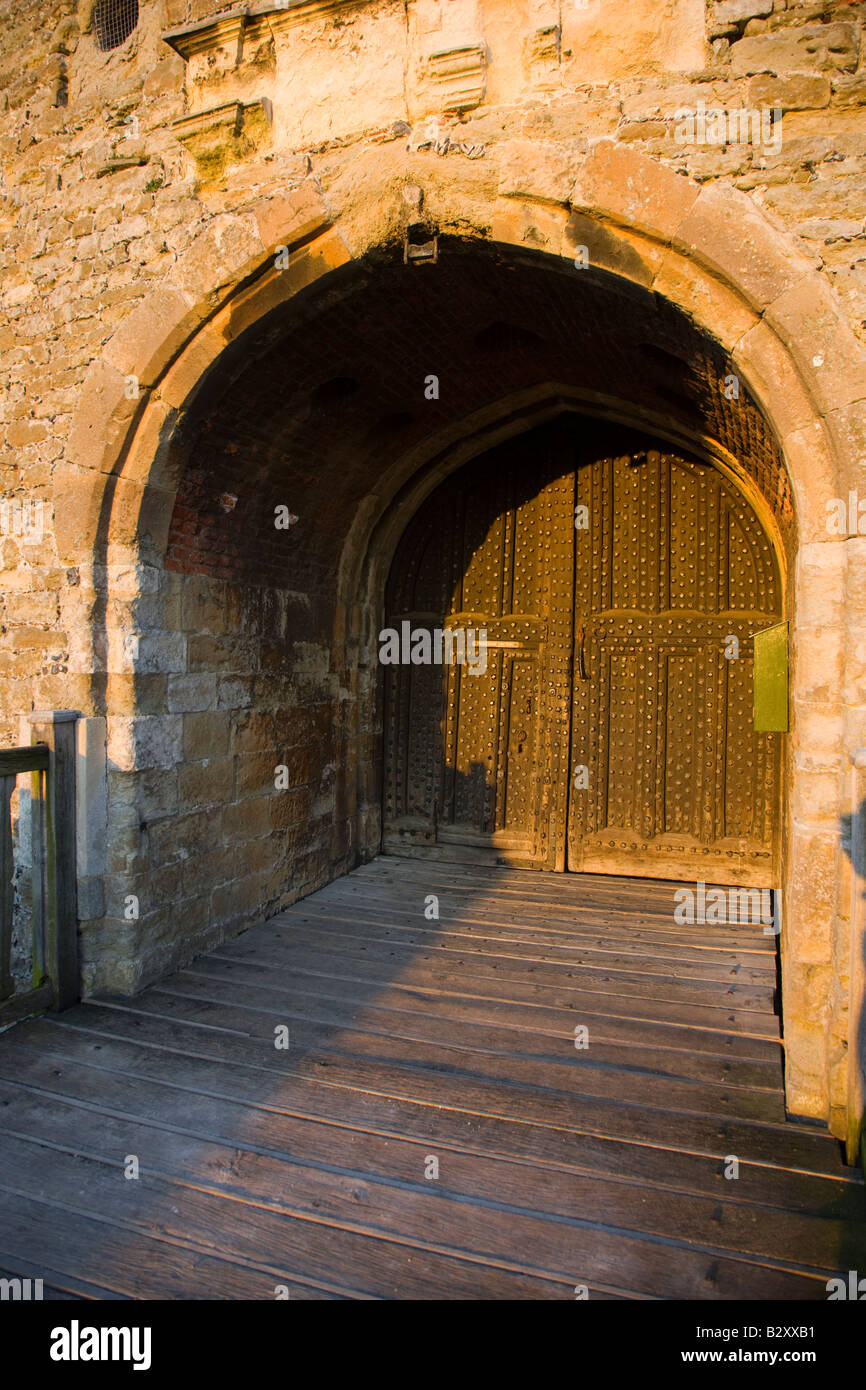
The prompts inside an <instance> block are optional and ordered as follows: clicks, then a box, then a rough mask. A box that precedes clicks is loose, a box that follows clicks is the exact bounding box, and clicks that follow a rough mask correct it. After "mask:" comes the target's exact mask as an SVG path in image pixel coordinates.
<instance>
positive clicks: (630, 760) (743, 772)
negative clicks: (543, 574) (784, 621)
mask: <svg viewBox="0 0 866 1390" xmlns="http://www.w3.org/2000/svg"><path fill="white" fill-rule="evenodd" d="M577 499H578V506H579V507H583V508H585V509H586V511H585V512H583V513H582V514H581V515H582V517H583V519H584V520H587V521H588V524H587V526H586V529H584V530H579V531H578V532H577V552H576V563H575V642H576V651H575V682H574V703H573V712H572V791H571V798H570V808H569V826H568V867H569V868H571V869H577V870H584V871H593V872H600V873H618V874H632V875H645V876H648V877H654V878H687V879H693V880H696V881H697V880H703V881H704V882H707V883H744V884H749V885H754V886H761V887H770V886H773V885H774V884H775V881H776V879H775V873H776V844H775V832H776V824H777V806H778V797H779V764H780V739H781V736H780V735H779V734H767V733H756V732H755V730H754V728H753V720H752V666H753V661H752V641H751V639H752V636H753V635H754V633H755V632H758V631H760V630H761V629H762V628H766V627H768V626H769V625H770V624H772V623H773V622H775V621H778V618H779V615H780V613H781V585H780V579H779V573H778V567H777V562H776V557H775V554H774V552H773V548H772V546H771V544H770V542H769V540H768V538H767V536H766V534H765V532H764V531H763V529H762V527H761V525H760V523H759V521H758V519H757V517H756V515H755V513H754V511H753V510H752V508H751V506H750V505H749V504H748V503H747V502H746V500H745V499H744V498H743V496H742V495H741V494H740V493H739V491H738V490H737V489H736V488H735V487H734V485H733V483H731V482H729V481H728V480H727V479H726V478H725V477H724V476H723V474H721V473H720V472H719V471H718V470H717V469H714V468H712V467H711V466H710V465H708V464H704V463H698V462H694V461H690V460H688V459H685V458H681V457H678V456H676V455H673V454H667V453H660V452H659V451H657V450H653V449H649V450H641V451H638V452H636V453H629V454H621V455H618V456H615V457H614V456H611V457H595V458H591V459H590V460H589V461H587V462H585V464H584V465H583V466H582V467H580V468H579V469H578V474H577Z"/></svg>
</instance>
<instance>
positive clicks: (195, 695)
mask: <svg viewBox="0 0 866 1390" xmlns="http://www.w3.org/2000/svg"><path fill="white" fill-rule="evenodd" d="M216 687H217V678H216V675H215V674H214V673H212V672H209V671H197V672H195V673H194V674H193V675H176V676H169V678H168V712H169V714H187V713H189V712H192V711H196V710H212V709H213V708H214V706H215V705H216ZM184 732H185V733H186V730H185V731H184Z"/></svg>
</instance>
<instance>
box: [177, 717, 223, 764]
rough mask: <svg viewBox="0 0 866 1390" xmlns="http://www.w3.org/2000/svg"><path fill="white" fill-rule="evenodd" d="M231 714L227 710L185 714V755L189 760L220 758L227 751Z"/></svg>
mask: <svg viewBox="0 0 866 1390" xmlns="http://www.w3.org/2000/svg"><path fill="white" fill-rule="evenodd" d="M230 733H231V716H230V714H229V712H228V711H227V710H221V711H207V712H201V713H191V714H186V715H184V720H183V756H184V758H185V759H186V760H187V761H188V762H198V761H200V760H202V759H203V758H218V757H219V756H220V755H221V754H223V753H227V752H228V749H229V737H230Z"/></svg>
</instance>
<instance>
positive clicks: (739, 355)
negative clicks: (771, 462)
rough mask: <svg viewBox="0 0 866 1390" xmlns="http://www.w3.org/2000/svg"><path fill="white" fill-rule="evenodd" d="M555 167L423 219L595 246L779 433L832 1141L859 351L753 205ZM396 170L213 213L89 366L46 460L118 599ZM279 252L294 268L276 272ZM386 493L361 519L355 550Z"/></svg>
mask: <svg viewBox="0 0 866 1390" xmlns="http://www.w3.org/2000/svg"><path fill="white" fill-rule="evenodd" d="M557 158H558V156H556V155H555V154H553V153H551V152H550V151H549V150H547V149H546V148H545V147H544V145H543V144H541V143H539V144H536V143H533V142H523V141H516V142H511V143H510V144H507V145H505V146H503V147H501V151H500V160H499V169H498V186H497V187H496V188H495V189H494V187H493V184H492V182H491V179H490V176H489V174H488V175H487V183H486V184H484V185H481V184H479V182H478V176H477V174H476V173H475V172H473V171H471V170H470V172H468V173H467V174H466V175H465V180H466V187H465V188H463V187H461V186H460V178H461V177H464V176H462V175H461V176H458V177H456V178H455V183H454V186H453V190H452V193H451V194H450V195H449V196H450V197H451V203H450V204H449V202H448V201H447V200H444V201H443V198H442V195H440V197H439V205H437V206H435V207H434V208H432V209H431V215H433V216H435V218H436V220H437V221H438V223H439V225H440V227H442V228H447V227H449V226H452V227H454V228H455V229H456V228H459V229H460V230H461V232H462V233H463V234H469V235H471V236H474V237H476V238H477V239H479V240H484V241H493V242H497V243H501V244H505V245H507V246H510V247H513V248H524V249H529V250H533V251H543V252H544V253H547V254H549V255H550V256H552V257H558V258H571V259H575V258H576V257H577V256H578V255H579V253H580V248H581V247H583V246H586V247H587V251H588V256H589V261H590V263H591V264H592V265H593V266H596V267H598V268H601V269H604V270H606V271H607V272H608V273H609V274H610V275H612V276H614V277H619V278H620V279H621V280H622V281H624V282H631V283H633V284H635V285H638V286H641V287H643V288H644V289H646V290H648V291H650V292H651V293H653V294H655V295H656V296H660V297H662V298H664V299H666V300H668V301H670V302H671V303H672V304H674V305H676V306H678V307H679V308H680V309H682V310H683V311H684V312H685V313H686V314H687V315H688V316H689V317H690V318H691V319H692V320H693V321H694V322H695V323H696V324H697V325H698V327H699V328H700V329H701V330H702V331H703V332H704V333H706V334H707V335H708V336H709V337H711V338H713V339H714V340H715V341H716V342H718V343H719V344H721V346H722V348H723V349H724V351H725V352H726V353H727V354H728V357H729V360H730V363H731V368H732V371H733V373H735V374H737V375H739V376H740V377H741V378H742V380H743V381H744V382H745V383H746V385H747V387H748V389H749V391H750V393H751V395H752V397H753V398H754V399H755V401H757V403H758V404H759V405H760V407H761V409H762V411H763V413H764V415H765V417H766V420H767V421H768V422H769V424H770V426H771V428H772V430H773V432H774V434H775V436H776V439H777V441H778V444H779V448H780V452H781V455H782V457H783V459H784V462H785V467H786V469H787V472H788V476H789V478H790V481H791V486H792V490H793V495H794V499H795V507H796V513H797V522H798V530H799V552H798V555H797V559H796V566H795V570H794V573H793V575H792V591H793V612H792V618H793V625H792V635H793V643H792V651H793V658H794V666H793V678H792V701H793V710H794V720H795V727H796V729H797V730H798V733H797V734H796V735H795V736H792V738H793V737H796V738H797V739H798V740H799V746H800V749H801V752H800V754H798V755H797V756H793V755H792V756H789V760H788V764H789V765H788V779H787V780H788V801H787V805H788V810H787V816H788V827H787V829H788V834H787V839H788V843H789V852H788V856H787V862H786V866H785V880H784V882H785V890H784V923H783V990H784V995H785V1007H786V1038H787V1057H788V1074H787V1085H788V1096H789V1105H790V1108H791V1109H792V1111H794V1112H795V1113H800V1114H808V1115H814V1116H822V1117H825V1118H828V1119H829V1120H830V1122H831V1124H832V1126H833V1129H834V1132H835V1133H837V1134H840V1135H841V1134H844V1133H845V1132H846V1129H847V1128H848V1125H849V1118H850V1117H849V1114H848V1101H847V1089H846V1087H847V1080H846V1076H847V1069H846V1061H845V1049H846V1046H847V1041H848V1040H847V1037H846V1034H845V1026H844V1025H843V1026H842V1027H841V1028H840V1024H839V1019H840V1018H842V1019H844V1018H845V1017H847V1016H848V1014H849V1013H850V1012H851V1010H850V1008H849V1004H850V1001H849V1000H848V998H847V993H846V990H847V983H846V980H847V964H846V963H847V960H848V957H849V940H850V932H849V916H848V907H847V903H848V901H849V900H850V898H849V888H848V882H849V880H848V876H847V875H848V866H847V861H846V855H845V852H844V848H843V845H842V840H841V835H840V828H839V827H840V823H841V822H842V821H843V818H844V816H845V815H846V814H847V813H849V812H850V810H851V807H850V805H849V804H848V795H849V792H848V785H849V784H848V771H847V762H848V751H849V750H850V749H852V748H855V747H857V746H862V745H864V744H866V688H864V685H863V680H862V671H861V666H860V665H858V663H857V661H856V660H855V659H854V657H853V656H851V657H850V659H849V655H848V654H849V653H854V652H856V650H857V649H858V644H859V645H860V647H861V648H862V644H863V642H864V641H866V620H864V619H863V617H862V616H861V614H862V604H861V603H860V597H861V596H862V593H863V592H864V591H866V553H864V549H866V539H860V538H858V537H856V536H852V537H849V538H843V537H834V536H831V535H829V534H828V531H827V527H826V516H827V510H826V509H827V503H828V502H829V501H830V500H831V499H832V498H835V497H839V498H845V497H847V495H848V492H849V489H852V488H856V487H857V486H858V485H859V486H860V487H861V488H862V487H863V484H864V470H863V457H864V444H866V353H864V350H863V348H862V346H861V345H860V344H859V342H858V340H857V339H856V337H855V336H854V334H853V333H852V331H851V329H850V327H849V325H848V323H847V322H846V319H845V316H844V313H843V311H842V308H841V306H840V304H839V302H838V300H837V298H836V296H835V294H834V292H833V291H832V289H831V288H830V285H829V282H828V281H827V279H826V277H825V276H824V274H823V273H822V270H821V267H820V264H819V262H818V261H816V260H815V259H814V258H813V257H810V256H808V255H804V254H803V252H802V251H801V250H800V248H799V247H798V246H797V245H796V244H794V243H793V242H792V240H791V238H789V237H788V236H787V235H785V234H783V233H782V232H780V231H779V230H778V229H777V228H776V227H774V226H773V225H772V224H771V222H770V221H769V220H768V218H767V217H766V216H765V215H764V213H763V212H762V211H761V209H760V207H759V206H758V205H757V203H756V202H755V200H754V199H753V198H752V197H749V196H748V195H747V194H745V193H741V192H738V191H737V190H735V189H731V188H728V187H721V186H718V185H705V186H703V187H701V186H699V185H697V184H695V183H693V182H691V181H690V180H688V179H687V178H685V177H683V176H680V175H678V174H675V173H673V172H672V171H671V170H670V169H668V168H666V167H664V166H662V165H660V164H659V163H657V162H656V161H654V160H652V159H650V158H648V157H646V156H644V155H641V154H638V153H636V152H635V151H634V150H632V149H631V148H630V147H628V146H626V145H621V144H617V143H615V142H613V141H601V142H600V143H598V144H597V145H596V146H594V148H593V149H592V150H591V151H590V153H589V154H588V155H587V156H586V157H585V159H584V160H583V162H582V163H581V164H580V165H579V166H578V167H576V168H573V169H572V168H563V167H560V165H559V164H558V163H557ZM412 176H413V177H417V178H420V179H422V180H423V173H421V174H416V173H413V175H412ZM405 180H406V173H405V172H402V171H401V169H400V166H399V165H398V164H396V163H395V165H394V167H393V170H392V176H391V177H390V179H386V180H385V182H384V185H383V183H382V182H381V181H376V180H374V179H370V180H369V181H368V182H366V183H365V181H364V179H363V178H359V179H358V180H356V185H355V186H354V188H353V190H352V193H351V196H348V195H347V197H346V199H345V204H344V206H343V207H342V208H341V209H340V210H335V209H333V208H331V207H329V205H328V203H327V202H326V200H325V198H324V197H323V196H322V194H321V192H320V190H319V189H318V187H317V186H316V184H315V183H314V182H313V181H312V180H308V181H307V182H306V183H305V184H303V185H302V186H301V187H300V188H298V189H296V190H294V191H293V192H291V193H289V194H278V195H274V196H272V197H269V198H263V199H262V200H261V201H259V202H258V203H256V204H255V205H254V206H252V207H250V208H248V209H247V210H245V211H243V212H239V213H234V214H230V213H221V214H219V215H218V216H216V217H214V218H213V219H212V220H211V221H210V222H209V223H208V224H207V226H206V227H205V229H204V230H203V231H202V232H201V233H200V235H199V236H198V237H197V239H196V240H195V242H194V243H193V244H192V246H191V247H190V248H189V250H188V251H187V252H186V254H185V255H184V256H183V257H181V258H180V259H179V261H178V262H177V264H176V266H175V267H174V269H173V271H172V273H171V275H170V277H169V278H168V279H167V280H166V282H165V283H164V284H163V285H162V286H160V287H159V288H157V289H156V290H154V291H152V292H151V293H150V294H149V295H148V296H147V297H146V298H145V300H144V301H143V302H142V303H141V304H140V305H139V307H138V308H137V309H136V310H135V311H134V312H133V313H132V314H131V315H130V316H129V318H128V319H127V320H126V321H125V322H124V323H123V324H122V325H121V326H120V328H119V329H118V330H117V331H116V332H115V334H114V335H113V336H112V338H111V339H109V341H108V342H107V343H106V345H105V347H104V349H103V351H102V353H101V354H100V356H99V357H98V358H97V359H96V360H95V361H94V362H93V363H92V364H91V367H90V370H89V373H88V377H87V380H86V382H85V383H84V386H83V389H82V394H81V400H80V404H79V407H78V410H77V413H76V417H75V421H74V425H73V429H72V432H71V435H70V439H69V442H68V447H67V451H66V457H65V458H64V459H63V460H62V461H61V463H60V464H58V466H57V469H56V475H55V502H56V505H55V516H56V533H57V543H58V548H59V550H60V553H61V557H62V559H63V560H64V561H65V562H66V563H68V564H83V565H93V564H96V565H107V566H108V574H109V590H108V593H109V595H110V594H111V593H112V582H113V581H112V574H113V573H115V572H119V571H122V572H123V573H124V574H126V575H128V573H129V567H130V566H133V567H134V566H135V565H137V564H138V563H139V562H140V561H141V559H142V557H146V558H149V559H150V560H157V559H158V558H159V557H160V555H161V554H162V551H163V550H164V547H165V542H166V537H167V532H168V525H169V522H170V518H171V514H172V507H173V500H174V496H175V493H176V489H177V485H178V481H179V477H180V474H181V472H182V469H183V456H182V452H180V451H179V450H178V447H177V443H176V439H177V426H178V422H179V421H180V420H181V419H182V418H183V416H184V414H185V412H187V411H188V410H189V409H190V407H191V405H192V403H193V402H194V401H195V399H196V396H197V393H198V392H199V391H200V390H201V389H202V386H203V383H205V382H206V380H207V378H208V375H209V373H210V372H211V371H212V370H213V369H214V367H215V366H216V364H217V363H219V362H220V360H221V359H222V357H223V355H224V354H225V353H226V352H227V351H228V350H229V349H230V348H231V346H232V345H233V344H235V343H237V342H238V341H239V340H240V338H241V337H242V335H243V334H244V333H245V332H246V331H247V330H249V329H251V328H252V327H254V326H255V324H256V323H258V322H259V321H261V320H263V319H264V318H265V316H266V315H268V314H270V313H271V312H272V311H273V310H275V309H276V308H278V306H279V305H280V304H282V303H284V302H286V301H288V300H289V299H290V298H292V296H294V295H295V294H297V293H299V292H300V291H301V290H303V289H305V288H306V287H307V286H309V285H311V284H312V283H313V282H314V281H316V280H318V279H320V278H321V277H324V276H327V275H328V274H329V273H330V272H332V271H334V270H336V269H338V268H340V267H342V266H344V265H346V264H347V263H349V262H350V261H351V260H352V259H357V258H359V257H360V256H362V255H363V254H365V253H366V252H367V251H368V250H370V249H371V248H372V247H373V246H374V245H375V236H376V234H375V233H374V231H373V229H374V228H375V227H377V226H379V225H380V223H381V209H382V208H388V207H392V208H393V216H392V222H391V232H390V237H391V239H392V240H396V239H397V238H398V237H399V236H400V235H401V222H400V198H399V189H400V186H401V183H403V182H405ZM469 203H471V204H472V206H473V207H474V213H473V221H472V225H471V226H467V221H466V207H467V204H469ZM373 209H375V210H377V212H378V213H379V214H380V215H379V216H374V215H373V212H372V210H373ZM281 247H285V248H288V250H289V268H288V269H287V270H282V269H279V270H278V269H277V268H276V266H275V258H276V254H277V251H278V250H279V248H281ZM576 273H579V272H576ZM389 501H390V499H389V498H387V497H383V498H381V499H380V506H379V510H378V511H376V509H375V508H372V509H368V511H367V512H365V513H364V514H363V515H360V516H359V517H358V518H357V520H356V523H355V526H354V528H353V546H354V552H355V553H356V554H357V553H360V552H363V549H364V545H365V544H366V543H367V542H368V541H369V538H370V537H371V536H372V534H373V532H374V531H375V528H376V527H377V525H379V524H380V522H381V520H382V516H383V515H384V512H385V510H386V508H387V505H388V503H389ZM351 569H352V566H351V565H350V564H348V562H347V571H348V570H351ZM355 577H357V576H356V575H353V578H355ZM125 582H128V580H127V581H125ZM106 601H107V600H106ZM103 621H104V615H103ZM98 645H99V644H98V643H96V642H95V643H94V649H95V648H96V647H97V646H98ZM108 647H109V650H110V648H111V644H110V642H109V643H108ZM861 665H862V663H861ZM828 673H832V674H828ZM109 703H110V702H109ZM108 713H109V714H110V713H111V711H110V708H109V709H108Z"/></svg>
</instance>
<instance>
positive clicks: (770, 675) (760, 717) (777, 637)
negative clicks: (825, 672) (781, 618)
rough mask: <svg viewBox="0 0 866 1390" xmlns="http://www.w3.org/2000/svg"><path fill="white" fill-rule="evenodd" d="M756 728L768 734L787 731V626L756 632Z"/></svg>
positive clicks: (776, 624) (777, 624)
mask: <svg viewBox="0 0 866 1390" xmlns="http://www.w3.org/2000/svg"><path fill="white" fill-rule="evenodd" d="M753 643H754V650H755V699H754V721H755V728H756V729H760V730H762V731H764V732H768V733H787V731H788V624H787V623H775V624H774V626H773V627H768V628H765V629H764V630H763V632H756V633H755V636H754V639H753Z"/></svg>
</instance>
